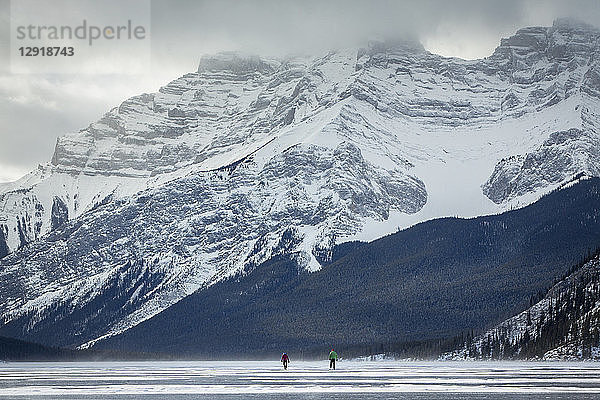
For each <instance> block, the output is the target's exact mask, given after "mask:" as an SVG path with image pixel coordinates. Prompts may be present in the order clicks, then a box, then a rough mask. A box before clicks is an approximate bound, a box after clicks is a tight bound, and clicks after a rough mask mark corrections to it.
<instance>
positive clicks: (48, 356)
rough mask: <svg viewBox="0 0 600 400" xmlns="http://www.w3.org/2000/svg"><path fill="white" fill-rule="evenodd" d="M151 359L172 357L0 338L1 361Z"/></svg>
mask: <svg viewBox="0 0 600 400" xmlns="http://www.w3.org/2000/svg"><path fill="white" fill-rule="evenodd" d="M153 359H164V360H171V359H173V357H171V356H169V355H164V354H149V353H132V352H121V351H98V350H74V349H65V348H60V347H52V346H44V345H41V344H39V343H33V342H27V341H24V340H19V339H14V338H8V337H4V336H0V360H2V361H109V360H153Z"/></svg>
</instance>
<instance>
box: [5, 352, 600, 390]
mask: <svg viewBox="0 0 600 400" xmlns="http://www.w3.org/2000/svg"><path fill="white" fill-rule="evenodd" d="M83 397H85V398H86V399H117V398H119V399H122V398H125V399H182V400H183V399H275V398H277V399H448V398H452V399H523V398H526V399H593V398H600V363H598V364H596V363H508V362H497V363H493V362H489V363H487V362H474V363H466V362H392V361H379V362H354V361H341V362H339V363H338V369H337V370H336V371H329V370H328V363H327V361H321V362H299V361H298V362H294V360H293V359H292V362H291V364H290V367H289V369H288V370H287V371H284V370H283V369H282V367H281V364H280V363H278V362H275V361H267V362H258V361H253V362H248V361H240V362H212V361H210V362H201V361H197V362H98V363H92V362H90V363H81V362H76V363H66V362H62V363H6V364H0V399H79V398H83Z"/></svg>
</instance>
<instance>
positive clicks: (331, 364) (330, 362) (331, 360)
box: [329, 349, 338, 369]
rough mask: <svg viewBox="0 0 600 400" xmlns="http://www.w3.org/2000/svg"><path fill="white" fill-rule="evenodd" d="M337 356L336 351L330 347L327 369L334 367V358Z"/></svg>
mask: <svg viewBox="0 0 600 400" xmlns="http://www.w3.org/2000/svg"><path fill="white" fill-rule="evenodd" d="M337 358H338V355H337V353H336V352H335V351H334V350H333V349H331V351H330V352H329V369H335V360H337Z"/></svg>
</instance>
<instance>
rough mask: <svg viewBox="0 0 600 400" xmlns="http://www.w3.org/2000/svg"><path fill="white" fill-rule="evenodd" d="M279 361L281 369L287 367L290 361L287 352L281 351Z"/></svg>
mask: <svg viewBox="0 0 600 400" xmlns="http://www.w3.org/2000/svg"><path fill="white" fill-rule="evenodd" d="M281 362H282V363H283V369H287V366H288V363H289V362H290V358H289V357H288V355H287V353H283V354H282V355H281Z"/></svg>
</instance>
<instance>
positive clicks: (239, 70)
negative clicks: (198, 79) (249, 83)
mask: <svg viewBox="0 0 600 400" xmlns="http://www.w3.org/2000/svg"><path fill="white" fill-rule="evenodd" d="M215 71H229V72H233V73H234V74H245V73H254V72H258V73H270V72H272V71H273V67H272V65H270V63H268V62H266V61H265V60H263V59H262V58H260V57H259V56H256V55H249V54H243V53H239V52H234V51H227V52H221V53H217V54H214V55H205V56H203V57H202V58H201V59H200V63H199V65H198V72H199V73H201V72H215Z"/></svg>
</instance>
